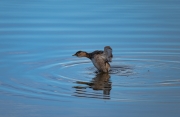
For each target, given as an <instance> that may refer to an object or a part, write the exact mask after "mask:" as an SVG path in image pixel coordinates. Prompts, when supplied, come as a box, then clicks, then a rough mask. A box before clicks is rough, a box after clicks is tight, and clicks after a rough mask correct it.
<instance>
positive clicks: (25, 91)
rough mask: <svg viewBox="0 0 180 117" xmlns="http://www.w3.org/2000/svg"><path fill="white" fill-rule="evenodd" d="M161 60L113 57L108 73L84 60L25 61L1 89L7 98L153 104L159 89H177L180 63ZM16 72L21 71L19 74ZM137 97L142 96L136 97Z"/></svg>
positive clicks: (145, 57) (2, 81)
mask: <svg viewBox="0 0 180 117" xmlns="http://www.w3.org/2000/svg"><path fill="white" fill-rule="evenodd" d="M161 57H162V56H155V55H154V56H152V55H151V56H145V55H144V56H131V57H128V56H124V57H114V58H113V62H111V63H110V64H111V70H110V73H98V72H97V70H96V68H95V67H94V66H93V64H92V63H91V61H90V60H88V59H84V58H74V57H70V58H61V59H59V58H55V59H51V60H49V59H48V60H44V61H38V62H36V61H27V62H23V63H21V65H19V66H18V67H14V68H12V69H13V71H14V73H12V74H9V75H8V79H3V80H1V81H0V86H1V88H0V89H1V92H3V93H6V94H8V95H13V96H23V97H27V98H38V99H43V100H56V101H65V100H67V99H71V98H80V97H86V98H97V99H108V100H121V101H135V100H136V101H138V100H139V101H140V100H141V101H142V100H147V98H148V100H152V98H151V97H148V95H151V94H153V93H155V92H157V91H159V90H161V89H162V88H163V89H166V88H176V87H179V86H180V80H179V76H178V74H179V71H180V62H179V61H175V60H168V59H169V58H174V57H173V56H171V57H170V56H167V57H164V56H163V58H165V59H164V60H161V59H159V58H161ZM176 57H177V56H176ZM152 58H158V59H152ZM16 69H17V70H16ZM19 69H22V71H21V73H18V71H19ZM19 74H21V75H19ZM144 89H147V90H148V91H147V90H146V91H144ZM153 89H156V90H153ZM128 92H129V93H128ZM130 92H131V93H130ZM137 93H139V94H140V95H143V96H141V97H139V96H138V95H137Z"/></svg>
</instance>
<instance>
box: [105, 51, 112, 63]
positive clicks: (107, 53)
mask: <svg viewBox="0 0 180 117" xmlns="http://www.w3.org/2000/svg"><path fill="white" fill-rule="evenodd" d="M106 57H107V61H108V62H111V61H112V58H113V55H112V49H110V48H108V49H106Z"/></svg>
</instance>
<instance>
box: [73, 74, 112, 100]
mask: <svg viewBox="0 0 180 117" xmlns="http://www.w3.org/2000/svg"><path fill="white" fill-rule="evenodd" d="M76 83H77V84H78V86H74V87H73V88H75V89H76V91H75V94H74V96H78V97H90V98H103V99H110V91H111V82H110V75H109V74H108V73H100V74H97V75H96V77H94V78H92V80H91V81H90V82H83V81H77V82H76ZM90 88H92V89H93V90H102V91H103V93H102V92H101V93H100V92H98V91H97V92H96V91H95V92H92V90H90V91H89V89H90Z"/></svg>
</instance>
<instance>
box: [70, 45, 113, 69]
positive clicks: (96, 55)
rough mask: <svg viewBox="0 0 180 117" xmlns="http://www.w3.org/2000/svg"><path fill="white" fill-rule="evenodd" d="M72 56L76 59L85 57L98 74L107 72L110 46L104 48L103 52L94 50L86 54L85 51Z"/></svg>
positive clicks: (110, 58) (110, 56)
mask: <svg viewBox="0 0 180 117" xmlns="http://www.w3.org/2000/svg"><path fill="white" fill-rule="evenodd" d="M73 56H77V57H87V58H89V59H90V60H91V61H92V63H93V64H94V66H95V67H96V68H97V69H98V70H99V71H100V72H109V70H110V64H109V62H111V61H112V57H113V55H112V48H111V47H110V46H105V47H104V51H99V50H96V51H94V52H92V53H87V52H85V51H78V52H76V53H75V54H74V55H73Z"/></svg>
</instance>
